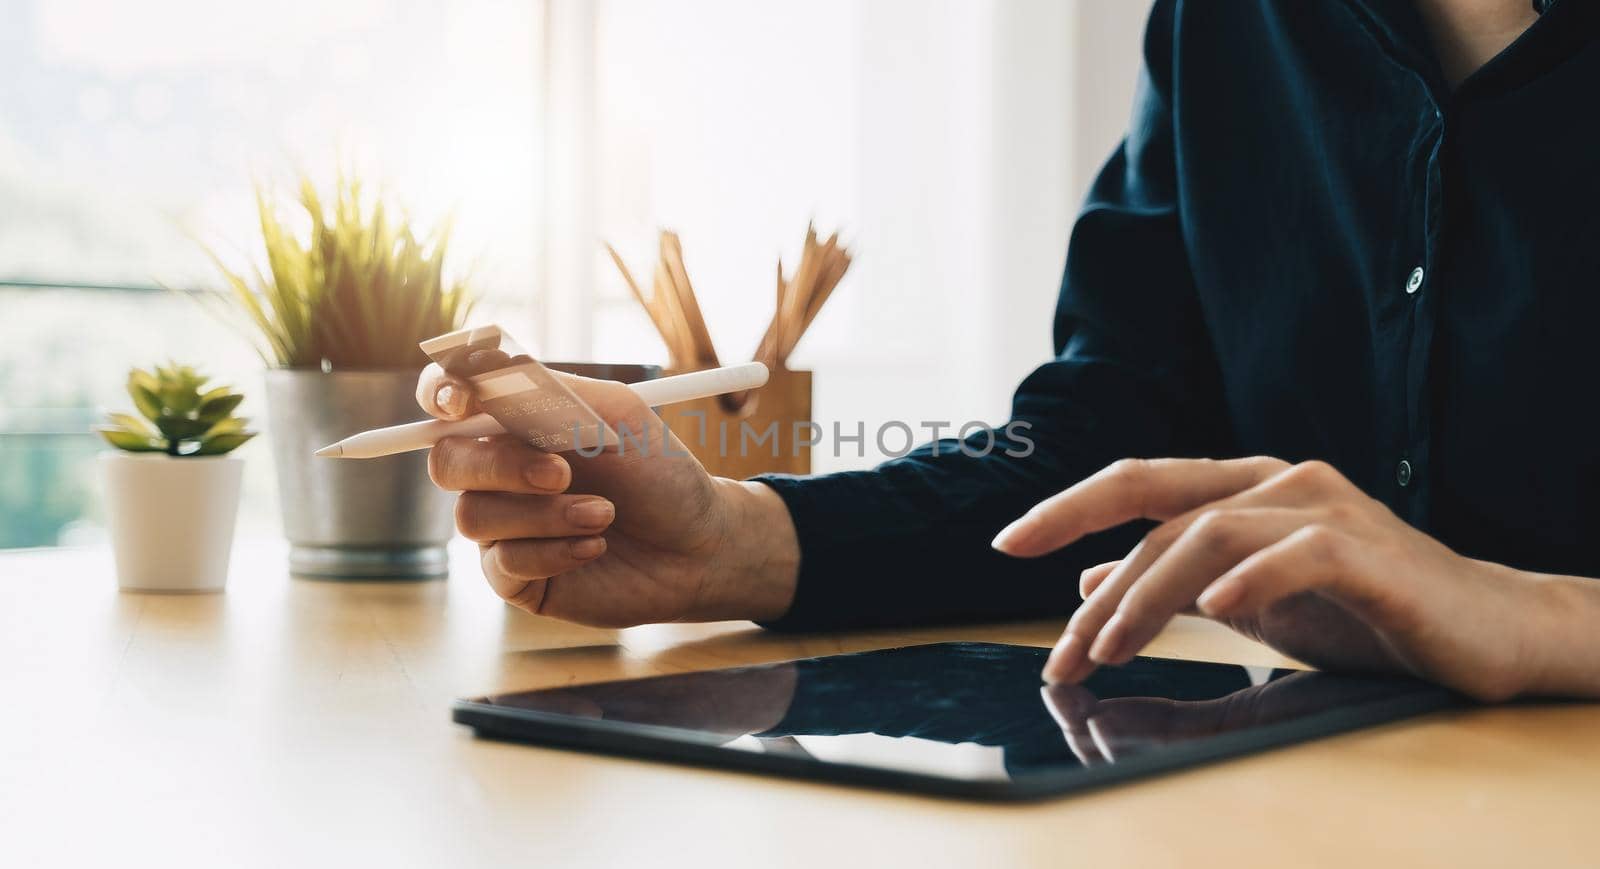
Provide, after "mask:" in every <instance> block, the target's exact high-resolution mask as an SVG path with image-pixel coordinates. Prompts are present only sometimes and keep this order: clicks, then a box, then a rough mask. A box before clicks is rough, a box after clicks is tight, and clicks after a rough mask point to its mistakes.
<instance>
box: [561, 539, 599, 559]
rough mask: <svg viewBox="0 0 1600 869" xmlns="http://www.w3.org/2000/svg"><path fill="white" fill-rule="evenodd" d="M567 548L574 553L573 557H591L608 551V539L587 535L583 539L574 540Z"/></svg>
mask: <svg viewBox="0 0 1600 869" xmlns="http://www.w3.org/2000/svg"><path fill="white" fill-rule="evenodd" d="M567 548H568V551H570V552H571V553H572V557H573V558H579V559H589V558H593V557H595V556H596V555H599V554H600V553H602V552H604V551H606V539H605V538H604V537H585V538H583V539H581V540H574V541H572V542H571V543H570V544H568V545H567Z"/></svg>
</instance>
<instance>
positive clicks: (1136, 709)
mask: <svg viewBox="0 0 1600 869" xmlns="http://www.w3.org/2000/svg"><path fill="white" fill-rule="evenodd" d="M1045 655H1046V651H1045V650H1043V649H1037V648H1032V647H1022V646H1005V645H994V644H984V643H941V644H935V645H928V646H913V647H908V648H900V649H887V650H883V651H878V652H865V653H860V654H854V655H838V656H833V657H827V658H815V659H810V660H805V661H795V662H790V663H783V664H771V665H765V666H759V667H743V668H738V669H732V670H717V671H711V672H705V673H690V674H683V675H674V676H664V677H657V678H652V679H637V680H632V681H627V682H611V683H604V684H599V685H585V686H577V687H572V688H562V689H553V690H545V691H533V692H528V693H523V694H508V695H500V696H496V697H490V698H485V699H484V700H482V701H478V702H480V703H483V704H490V705H493V706H497V707H507V708H514V709H519V710H528V711H532V712H537V713H542V714H541V716H540V717H544V716H560V717H563V718H570V719H587V720H590V721H604V722H610V723H614V724H621V725H631V726H634V727H635V729H637V730H638V731H639V732H642V733H647V734H650V735H652V736H655V737H662V738H666V739H672V740H678V741H683V742H693V743H696V744H699V745H702V746H703V745H707V744H710V745H716V746H720V747H722V748H724V749H736V750H740V751H746V752H758V753H763V754H772V755H782V756H789V757H794V758H803V759H806V760H808V761H811V762H814V763H820V764H828V765H839V764H843V765H849V766H855V767H868V768H874V769H880V770H892V771H897V772H903V773H913V774H920V775H926V776H934V777H938V778H947V779H957V780H963V781H991V782H993V781H999V782H1003V781H1010V780H1017V779H1024V778H1029V777H1037V776H1039V775H1041V774H1044V775H1049V776H1059V775H1060V774H1061V773H1063V772H1070V771H1072V770H1075V769H1077V770H1082V769H1084V768H1093V767H1101V766H1108V765H1115V764H1122V763H1126V762H1128V761H1129V760H1131V759H1133V758H1139V757H1141V756H1146V755H1150V754H1158V753H1161V752H1162V751H1163V750H1171V749H1173V748H1177V747H1180V746H1184V745H1188V744H1199V743H1206V742H1217V741H1219V740H1222V739H1224V738H1226V737H1228V736H1230V735H1233V734H1242V733H1248V732H1251V731H1261V730H1264V729H1268V728H1272V727H1274V726H1275V725H1282V724H1286V723H1292V722H1296V721H1301V720H1312V719H1316V718H1318V716H1324V715H1326V714H1329V713H1335V712H1340V713H1342V712H1346V711H1349V710H1352V709H1356V710H1359V709H1363V708H1367V707H1373V708H1378V707H1382V706H1384V705H1385V704H1388V703H1391V701H1395V700H1397V699H1401V698H1406V697H1410V696H1419V697H1420V696H1428V697H1433V698H1435V701H1434V702H1433V703H1432V705H1434V706H1438V705H1444V702H1445V701H1444V700H1443V699H1442V693H1443V692H1440V691H1439V690H1438V689H1435V688H1432V687H1430V686H1426V685H1423V684H1421V683H1418V682H1416V681H1413V680H1410V679H1402V678H1388V677H1363V676H1339V675H1331V674H1324V673H1314V672H1307V671H1298V670H1272V671H1269V670H1265V669H1258V668H1245V667H1240V666H1234V665H1227V664H1210V663H1200V662H1191V661H1171V660H1164V659H1156V658H1138V659H1135V660H1134V661H1132V662H1130V663H1129V664H1126V665H1124V666H1120V667H1109V668H1103V669H1101V670H1099V671H1097V672H1096V673H1095V674H1094V675H1092V676H1090V677H1089V679H1088V680H1087V681H1086V682H1085V683H1084V684H1082V685H1061V686H1048V687H1047V686H1045V685H1043V684H1041V682H1040V679H1039V673H1040V669H1041V668H1042V667H1043V665H1044V659H1045ZM1387 717H1389V718H1393V717H1398V715H1389V716H1387ZM1361 723H1362V722H1355V723H1352V724H1350V725H1347V726H1346V727H1345V728H1338V729H1348V727H1353V726H1360V724H1361ZM1369 723H1370V722H1369ZM1277 741H1278V742H1283V741H1288V740H1284V739H1279V740H1277ZM1233 753H1236V752H1233Z"/></svg>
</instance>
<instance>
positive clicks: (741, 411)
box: [659, 368, 822, 480]
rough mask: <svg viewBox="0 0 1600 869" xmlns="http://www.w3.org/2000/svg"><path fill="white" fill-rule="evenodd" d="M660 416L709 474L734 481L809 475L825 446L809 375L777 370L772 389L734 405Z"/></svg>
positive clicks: (697, 406) (723, 399)
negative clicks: (817, 447) (815, 448)
mask: <svg viewBox="0 0 1600 869" xmlns="http://www.w3.org/2000/svg"><path fill="white" fill-rule="evenodd" d="M673 373H678V372H673ZM659 412H660V414H661V418H662V419H663V420H664V421H665V422H666V424H667V427H668V428H670V429H672V433H673V434H675V435H677V436H678V440H680V441H683V444H684V446H685V447H687V448H688V449H689V452H691V453H694V455H695V458H698V459H699V460H700V463H701V464H702V465H705V467H706V470H707V471H710V472H711V473H712V474H714V475H716V476H719V477H728V478H731V479H735V480H743V479H746V478H748V477H753V476H755V475H757V474H772V473H777V474H809V473H811V446H812V444H815V443H819V442H820V441H821V440H822V438H821V435H820V432H819V431H818V430H817V429H816V427H815V424H814V423H813V422H812V420H811V372H809V371H790V370H788V369H784V368H774V369H773V370H772V372H771V374H770V375H769V377H768V379H767V385H765V386H763V387H761V388H760V389H756V390H752V391H750V392H749V393H746V394H744V395H740V396H737V397H734V399H733V400H729V396H718V397H715V398H702V399H698V400H696V401H685V402H681V403H679V404H673V405H669V406H667V407H663V408H661V409H660V411H659Z"/></svg>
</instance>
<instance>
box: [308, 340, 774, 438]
mask: <svg viewBox="0 0 1600 869" xmlns="http://www.w3.org/2000/svg"><path fill="white" fill-rule="evenodd" d="M766 382H767V366H765V365H763V364H761V363H760V362H746V363H744V364H742V365H729V366H727V367H725V368H712V369H710V370H708V371H693V372H690V373H688V374H678V375H675V376H673V377H662V378H660V379H657V380H645V381H642V382H640V383H630V384H628V388H630V389H632V390H633V393H634V394H635V395H637V396H639V397H640V398H642V399H644V403H645V404H648V405H650V406H651V407H660V406H661V405H664V404H674V403H676V402H680V401H692V400H694V399H696V398H710V397H711V396H713V395H722V394H723V393H725V392H738V391H739V390H741V389H755V388H756V387H758V386H761V385H763V384H765V383H766ZM504 433H505V429H504V428H503V427H502V426H501V425H500V423H499V422H496V421H495V418H494V417H492V416H490V415H488V414H487V413H480V414H478V415H476V416H471V417H468V418H466V419H463V420H460V421H459V422H446V421H445V420H442V419H428V420H423V421H421V422H408V423H406V424H405V425H392V426H389V427H388V428H375V429H373V430H372V431H364V432H361V433H360V434H353V435H351V436H349V437H347V438H345V439H344V440H342V441H339V442H338V443H336V444H329V445H328V446H325V447H323V448H322V449H320V450H317V455H319V456H328V457H330V458H339V459H375V458H377V457H379V456H392V455H394V454H395V453H406V452H410V451H412V450H425V449H427V448H429V447H431V446H433V445H434V443H436V442H437V441H439V440H440V439H441V438H447V437H464V438H481V437H488V436H489V435H496V434H504Z"/></svg>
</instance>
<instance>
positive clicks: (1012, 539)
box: [989, 516, 1033, 554]
mask: <svg viewBox="0 0 1600 869" xmlns="http://www.w3.org/2000/svg"><path fill="white" fill-rule="evenodd" d="M1032 525H1033V523H1032V522H1030V521H1029V520H1028V517H1027V516H1023V517H1022V518H1021V519H1018V520H1017V521H1015V522H1012V523H1011V524H1010V525H1007V526H1006V527H1004V528H1002V529H1000V533H999V534H996V535H995V536H994V539H993V540H991V541H989V545H990V546H992V547H994V548H995V549H998V550H999V551H1001V552H1005V553H1008V554H1009V553H1010V552H1012V551H1013V550H1015V549H1016V548H1018V547H1019V546H1021V545H1022V544H1023V543H1025V542H1027V539H1028V532H1029V530H1031V527H1032Z"/></svg>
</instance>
